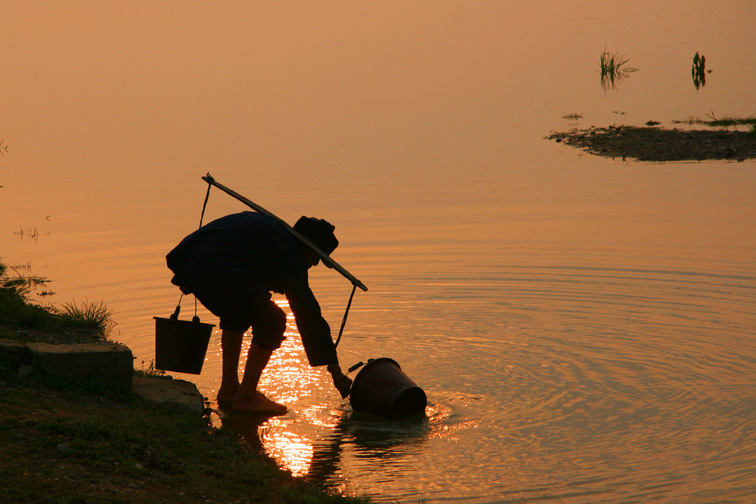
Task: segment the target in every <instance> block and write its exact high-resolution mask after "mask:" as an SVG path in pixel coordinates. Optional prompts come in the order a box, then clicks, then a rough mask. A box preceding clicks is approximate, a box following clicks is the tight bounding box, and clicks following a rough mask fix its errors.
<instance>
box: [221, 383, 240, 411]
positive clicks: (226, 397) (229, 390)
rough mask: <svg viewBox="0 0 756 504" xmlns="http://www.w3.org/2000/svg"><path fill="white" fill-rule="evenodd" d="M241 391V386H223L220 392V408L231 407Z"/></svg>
mask: <svg viewBox="0 0 756 504" xmlns="http://www.w3.org/2000/svg"><path fill="white" fill-rule="evenodd" d="M238 391H239V384H236V385H234V386H228V387H224V386H221V388H220V390H218V406H230V405H231V403H233V402H234V397H236V393H237V392H238Z"/></svg>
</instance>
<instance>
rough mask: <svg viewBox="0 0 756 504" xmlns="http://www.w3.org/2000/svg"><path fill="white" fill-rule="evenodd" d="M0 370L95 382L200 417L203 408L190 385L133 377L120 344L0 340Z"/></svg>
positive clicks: (131, 362)
mask: <svg viewBox="0 0 756 504" xmlns="http://www.w3.org/2000/svg"><path fill="white" fill-rule="evenodd" d="M0 367H5V368H9V370H11V371H13V372H22V370H23V369H24V368H26V369H28V368H30V367H33V368H34V369H37V370H39V371H41V372H43V373H47V374H50V375H55V376H61V377H63V378H67V379H71V380H75V381H83V380H95V381H98V382H100V383H104V384H105V386H106V387H108V388H109V389H110V390H115V391H118V392H121V393H126V394H130V393H133V394H136V395H138V396H140V397H142V398H144V399H146V400H149V401H154V402H158V403H173V404H177V405H179V406H181V407H185V408H187V409H189V410H190V411H192V412H196V413H198V414H200V415H201V414H202V413H203V412H204V409H205V400H204V397H203V396H202V394H200V392H199V390H198V389H197V386H196V385H195V384H194V383H192V382H188V381H185V380H177V379H169V378H156V377H143V376H134V357H133V355H132V353H131V350H130V349H129V348H128V347H126V346H125V345H121V344H120V343H113V342H101V343H82V344H73V345H63V344H61V345H58V344H55V345H54V344H49V343H26V344H24V343H19V342H18V341H14V340H8V339H0Z"/></svg>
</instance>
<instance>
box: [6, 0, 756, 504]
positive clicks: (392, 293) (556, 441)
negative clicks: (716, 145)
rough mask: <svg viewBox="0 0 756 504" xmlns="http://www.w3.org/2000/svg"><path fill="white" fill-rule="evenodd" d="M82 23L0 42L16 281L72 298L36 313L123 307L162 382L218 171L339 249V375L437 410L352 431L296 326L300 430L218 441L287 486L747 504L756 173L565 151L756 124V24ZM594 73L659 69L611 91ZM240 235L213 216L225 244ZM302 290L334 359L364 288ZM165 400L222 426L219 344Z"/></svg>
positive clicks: (467, 8) (223, 18) (47, 22)
mask: <svg viewBox="0 0 756 504" xmlns="http://www.w3.org/2000/svg"><path fill="white" fill-rule="evenodd" d="M90 7H91V6H90V5H89V4H87V3H86V2H66V3H65V4H56V5H50V4H42V3H39V4H35V3H33V2H28V3H27V2H24V3H23V4H15V5H12V6H7V8H4V10H3V12H4V14H3V16H2V19H0V25H1V27H2V29H1V30H0V41H1V42H2V47H3V48H4V51H3V75H2V76H1V77H0V81H1V82H2V89H3V93H2V96H0V104H1V106H2V110H3V115H2V118H3V119H2V122H0V137H2V139H3V141H4V144H3V145H8V147H9V149H8V152H6V153H4V155H3V157H1V158H0V174H1V175H0V185H2V186H3V187H2V188H0V205H1V206H0V208H1V209H2V218H0V246H1V247H0V257H2V260H3V261H4V262H5V263H6V264H11V265H14V266H16V267H17V269H19V271H22V272H26V271H28V270H29V269H30V270H31V272H32V273H33V274H38V275H43V276H46V277H48V278H50V279H51V280H52V283H51V284H50V285H49V286H48V290H52V291H55V294H54V295H53V296H48V297H46V298H43V299H42V298H41V300H42V302H55V303H59V304H60V303H64V302H68V301H71V300H73V301H75V302H83V301H88V302H98V301H100V300H101V301H103V302H104V303H105V304H106V305H107V306H108V307H109V308H111V309H112V310H113V311H114V319H115V321H116V322H117V324H118V325H117V326H116V327H115V328H114V330H113V333H112V337H113V339H115V340H118V341H121V342H123V343H125V344H126V345H128V346H129V347H130V348H131V349H132V351H133V352H134V354H135V356H136V365H137V367H139V366H140V365H143V364H148V363H149V362H150V360H151V359H153V358H154V326H153V324H154V321H153V317H154V316H167V315H168V314H170V313H171V312H172V311H173V308H174V307H175V304H176V302H177V301H178V298H179V292H178V290H177V289H176V288H175V287H173V286H172V285H171V284H170V283H169V280H170V277H171V275H170V272H169V271H168V270H167V269H166V268H165V265H164V256H165V253H167V252H168V250H170V249H171V248H172V247H173V246H174V245H175V244H176V243H177V242H178V241H179V240H180V239H181V238H182V237H183V236H184V235H186V234H188V233H189V232H191V231H192V230H193V229H195V228H196V227H197V225H198V223H199V216H200V211H201V208H202V201H203V198H204V194H205V190H206V185H205V184H204V182H202V180H201V178H200V177H201V176H202V175H204V174H205V173H206V172H211V173H212V174H213V176H214V177H215V178H216V180H218V181H219V182H220V183H222V184H224V185H227V186H229V187H231V188H233V189H235V190H236V191H238V192H240V193H242V194H243V195H245V196H247V197H248V198H250V199H252V200H254V201H255V202H257V203H258V204H260V205H262V206H263V207H266V208H268V209H269V210H271V211H273V212H275V213H276V214H278V215H279V216H280V217H282V218H284V219H285V220H287V221H289V222H294V221H295V220H296V219H297V218H298V217H299V216H300V215H302V214H307V215H315V216H319V217H323V218H327V219H328V220H330V221H331V222H333V223H334V224H335V225H336V232H337V236H338V237H339V239H340V241H341V245H340V247H339V249H338V250H337V251H336V252H335V253H334V258H335V259H336V260H337V261H338V262H339V263H340V264H342V265H343V266H344V267H346V268H347V269H348V270H349V271H350V272H351V273H353V274H354V275H355V276H356V277H357V278H359V279H360V280H361V281H362V282H364V283H365V284H366V285H367V286H368V288H369V290H368V291H367V292H361V291H358V292H357V294H356V295H355V298H354V302H353V306H352V309H351V311H350V315H349V321H348V323H347V326H346V329H345V331H344V337H343V340H342V342H341V343H340V345H339V355H340V358H341V361H342V364H343V365H344V366H349V365H351V364H353V363H356V362H358V361H361V360H366V359H368V358H375V357H391V358H393V359H394V360H396V361H397V362H399V363H400V364H401V366H402V368H403V370H404V371H405V372H406V373H407V375H409V376H410V377H411V378H412V379H413V380H415V381H416V382H417V383H418V384H419V385H420V386H421V387H423V389H424V390H425V391H426V393H427V395H428V398H429V405H428V409H427V416H426V418H424V419H412V420H407V421H401V422H386V421H382V420H379V419H375V418H365V417H363V416H360V415H358V414H355V413H354V412H352V410H351V408H350V406H349V404H348V402H347V401H342V400H340V398H339V397H338V394H337V393H336V392H335V391H334V390H333V388H332V387H331V386H330V384H329V380H328V376H327V373H325V371H324V370H322V369H311V368H309V367H308V366H307V364H306V359H305V357H304V353H303V349H302V347H301V343H300V342H299V339H298V335H297V333H296V326H295V325H294V321H293V320H290V321H289V323H290V328H289V329H290V330H289V334H288V336H289V337H288V338H287V340H286V342H285V344H284V347H283V348H282V349H281V350H279V351H278V352H277V353H276V354H275V355H274V358H273V360H272V362H271V364H270V366H269V368H268V370H267V371H266V373H265V374H264V376H263V383H262V385H261V387H262V388H263V389H264V390H265V392H266V393H267V394H268V395H269V396H271V397H272V398H274V399H276V400H279V401H281V402H284V403H285V404H287V405H288V406H289V408H290V410H291V411H290V412H289V413H288V414H287V415H286V416H283V417H280V418H276V419H272V420H270V421H267V422H263V423H261V424H260V423H255V422H253V421H251V420H246V419H239V418H235V417H233V416H231V417H227V418H221V417H219V416H214V417H213V418H214V422H215V423H216V424H217V425H222V424H226V426H228V427H232V428H235V429H237V430H239V432H240V433H241V434H242V435H243V436H244V437H245V438H246V439H247V440H249V441H250V442H251V443H253V444H259V445H260V446H262V448H263V449H264V450H265V451H266V452H267V453H269V454H270V455H271V456H273V457H274V458H275V459H276V460H277V461H278V462H279V464H281V465H282V466H283V467H285V468H287V469H288V470H290V471H292V472H293V473H294V474H296V475H298V476H301V477H308V478H312V479H314V480H317V481H321V482H323V483H324V484H326V485H327V486H329V487H331V488H334V489H335V490H337V491H339V492H342V493H344V494H360V495H362V494H368V495H371V496H374V497H375V499H376V500H382V501H387V502H395V501H399V502H401V503H403V504H404V503H415V502H418V501H420V500H424V501H425V502H429V503H430V502H461V503H471V504H482V503H505V502H507V503H509V502H565V503H568V502H569V503H573V502H574V503H584V502H612V503H618V502H648V501H652V500H657V501H660V502H685V503H692V502H700V503H708V502H743V503H746V502H752V501H753V499H754V498H755V497H756V385H755V384H754V378H755V377H756V344H754V343H755V339H756V303H755V302H754V301H756V198H754V194H756V162H754V161H753V160H748V161H745V162H740V163H737V162H728V161H721V162H720V161H712V162H704V163H664V164H660V163H638V162H634V161H632V160H628V161H623V160H613V159H604V158H598V157H593V156H589V155H587V154H582V153H581V152H579V151H577V150H575V149H572V148H570V147H567V146H564V145H561V144H556V143H554V142H550V141H548V140H545V139H544V137H545V136H546V135H548V134H549V132H550V131H556V130H564V129H567V128H570V127H575V126H577V127H588V126H591V125H595V126H606V125H610V124H634V125H641V124H644V123H645V122H646V121H649V120H655V121H660V122H662V125H663V126H665V127H681V128H685V127H688V126H686V125H676V124H672V121H675V120H685V119H687V118H689V117H691V116H694V117H699V118H702V119H705V118H706V116H707V114H711V115H715V116H724V115H733V116H749V115H753V114H756V109H754V101H753V98H754V91H756V87H755V86H754V82H756V79H755V77H756V75H755V74H754V70H753V69H754V68H756V53H754V52H753V51H752V48H753V47H756V31H754V30H753V27H752V22H753V20H754V19H756V5H755V4H754V3H753V2H749V1H732V2H724V3H722V2H717V3H713V2H689V1H688V2H678V1H658V2H654V3H653V4H649V3H643V2H636V3H632V4H630V3H615V2H592V1H587V0H586V1H578V2H499V3H492V2H447V1H434V2H412V3H409V4H407V3H406V2H382V3H381V5H380V6H379V5H371V4H359V5H354V4H351V3H348V2H326V3H318V4H317V6H316V5H315V4H312V5H306V6H305V5H302V4H298V3H297V4H289V3H286V2H281V3H276V4H275V5H269V4H252V3H246V2H227V3H225V4H223V5H221V6H219V5H216V4H213V5H212V6H211V5H209V4H208V5H206V6H204V7H203V8H200V6H199V5H192V6H186V5H176V4H173V3H171V2H144V3H141V2H135V3H129V4H124V5H120V4H119V5H115V4H112V5H111V4H100V5H98V6H97V8H94V9H93V8H90ZM604 50H606V51H607V52H611V53H615V52H616V53H618V54H622V55H624V57H625V58H629V61H628V63H627V66H630V67H634V68H637V69H638V70H637V71H635V72H631V73H628V74H627V75H626V76H625V78H624V79H622V80H620V81H617V82H615V87H614V88H611V87H609V88H607V87H605V86H602V84H601V79H600V74H599V57H600V55H601V53H602V52H603V51H604ZM696 52H699V53H701V54H703V55H705V56H706V62H707V63H706V64H707V68H708V69H710V70H711V73H708V74H707V82H706V85H705V86H700V87H699V88H698V89H696V87H695V86H694V82H693V81H692V79H691V62H692V58H693V56H694V54H695V53H696ZM572 114H577V115H579V116H581V117H580V118H571V119H566V118H564V116H566V115H572ZM244 209H245V207H243V205H241V204H240V203H239V202H238V201H236V200H233V199H232V198H230V197H228V196H227V195H225V194H223V193H221V192H220V191H218V190H214V191H213V192H211V195H210V200H209V202H208V210H207V214H206V216H205V219H206V221H207V220H209V219H212V218H216V217H219V216H221V215H225V214H227V213H230V212H234V211H241V210H244ZM311 285H312V287H313V290H314V292H315V294H316V296H317V297H318V299H319V300H320V302H321V305H322V308H323V312H324V315H325V316H326V318H327V319H328V320H329V322H330V323H331V326H332V328H333V329H334V332H336V331H337V330H338V328H339V325H340V323H341V317H342V315H343V311H344V308H345V306H346V302H347V300H348V298H349V293H350V290H351V285H350V284H349V282H348V281H347V280H345V279H344V278H342V277H340V276H338V275H337V274H336V273H335V272H333V271H332V270H328V269H325V268H322V267H319V268H316V269H315V270H313V271H312V274H311ZM277 299H279V301H280V302H281V304H282V305H283V306H285V299H284V298H277ZM193 309H194V306H193V300H192V299H191V298H189V299H186V298H185V300H184V301H183V313H184V315H186V316H189V315H190V314H191V313H192V312H193ZM199 315H200V317H201V318H202V319H203V321H206V322H210V323H216V324H217V319H215V318H214V317H213V316H212V315H210V314H208V313H207V312H206V311H204V309H203V308H202V307H199ZM240 368H243V362H242V363H241V364H240ZM175 376H176V377H177V378H182V379H189V380H192V381H194V382H195V383H196V384H197V385H198V387H199V388H200V390H201V391H202V392H203V393H204V394H205V395H206V396H208V397H209V398H211V399H213V398H214V397H215V393H216V391H217V387H218V385H219V380H220V335H219V333H218V332H217V331H216V332H215V333H214V334H213V337H212V339H211V343H210V349H209V351H208V357H207V361H206V363H205V367H204V369H203V372H202V374H201V375H199V376H193V375H180V374H176V375H175Z"/></svg>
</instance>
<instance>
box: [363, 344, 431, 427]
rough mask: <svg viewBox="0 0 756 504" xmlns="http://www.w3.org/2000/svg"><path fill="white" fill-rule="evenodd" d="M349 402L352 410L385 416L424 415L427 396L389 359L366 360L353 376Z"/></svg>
mask: <svg viewBox="0 0 756 504" xmlns="http://www.w3.org/2000/svg"><path fill="white" fill-rule="evenodd" d="M349 402H350V403H351V405H352V408H353V409H354V410H355V411H364V412H366V413H372V414H374V415H379V416H382V417H386V418H392V419H394V418H404V417H409V416H414V415H422V414H425V406H426V405H427V404H428V399H427V397H426V396H425V392H423V389H421V388H420V387H418V386H417V385H416V384H415V382H413V381H412V380H411V379H410V378H409V377H408V376H407V375H406V374H404V372H403V371H402V368H401V367H399V364H397V362H396V361H395V360H393V359H389V358H386V357H382V358H380V359H370V360H369V361H368V363H367V364H366V365H365V367H363V368H362V369H361V370H360V372H359V373H357V376H356V377H355V378H354V383H353V384H352V390H351V393H350V398H349Z"/></svg>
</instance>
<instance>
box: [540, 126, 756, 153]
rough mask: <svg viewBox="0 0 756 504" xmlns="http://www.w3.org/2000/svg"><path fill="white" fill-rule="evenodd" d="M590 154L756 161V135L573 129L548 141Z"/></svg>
mask: <svg viewBox="0 0 756 504" xmlns="http://www.w3.org/2000/svg"><path fill="white" fill-rule="evenodd" d="M546 138H547V139H549V140H555V141H556V142H564V143H566V144H567V145H571V146H573V147H578V148H581V149H583V150H585V151H586V152H589V153H590V154H595V155H598V156H606V157H611V158H622V159H627V158H632V159H637V160H638V161H702V160H705V159H730V160H733V161H744V160H746V159H756V135H754V134H753V133H750V132H744V131H723V130H719V131H709V130H704V131H701V130H678V129H663V128H658V127H637V126H609V127H607V128H593V127H591V128H589V129H582V130H581V129H572V130H570V131H566V132H562V133H552V134H551V135H549V136H547V137H546Z"/></svg>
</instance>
